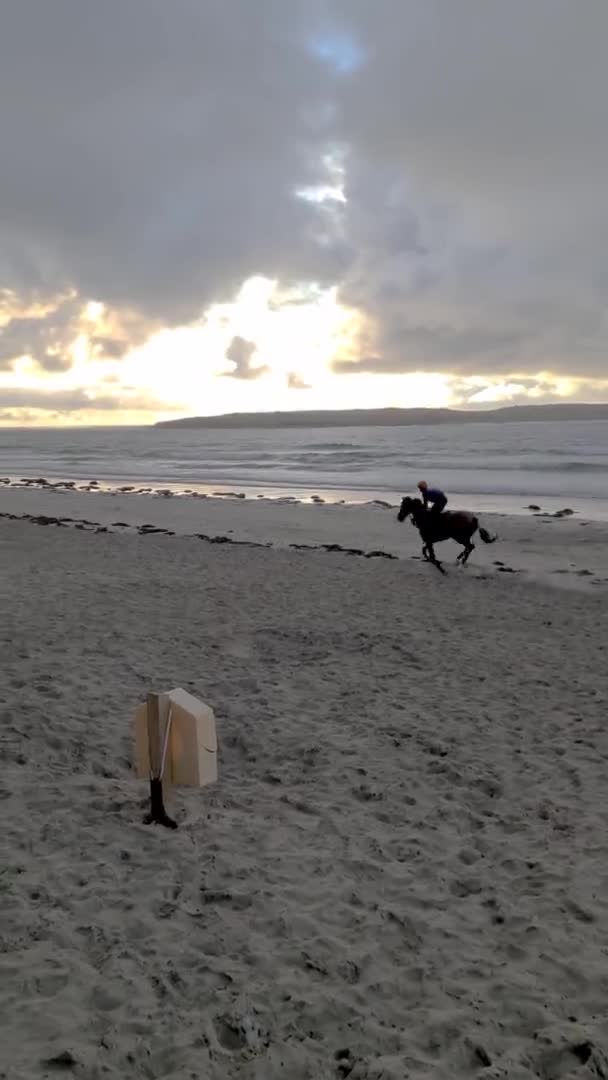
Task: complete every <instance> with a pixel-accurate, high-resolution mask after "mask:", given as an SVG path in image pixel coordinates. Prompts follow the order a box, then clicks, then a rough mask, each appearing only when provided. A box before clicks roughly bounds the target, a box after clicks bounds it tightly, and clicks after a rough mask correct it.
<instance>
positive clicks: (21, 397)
mask: <svg viewBox="0 0 608 1080" xmlns="http://www.w3.org/2000/svg"><path fill="white" fill-rule="evenodd" d="M9 409H28V410H32V409H43V410H45V411H49V412H53V413H73V412H81V411H86V412H121V411H124V412H158V411H166V409H167V406H166V405H163V404H162V403H161V402H159V400H158V399H157V398H154V397H152V396H151V395H146V394H140V393H138V392H137V391H136V390H133V389H130V388H127V387H123V388H122V391H121V392H119V393H117V394H97V393H94V392H91V391H88V390H84V389H81V388H76V389H73V390H44V389H41V390H38V389H33V388H32V387H21V386H16V387H15V386H11V387H8V386H1V387H0V410H9Z"/></svg>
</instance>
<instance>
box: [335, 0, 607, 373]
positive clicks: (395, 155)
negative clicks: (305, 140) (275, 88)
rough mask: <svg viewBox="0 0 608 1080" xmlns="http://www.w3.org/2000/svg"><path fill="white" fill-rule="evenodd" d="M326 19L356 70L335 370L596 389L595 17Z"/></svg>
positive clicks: (344, 88)
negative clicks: (545, 378)
mask: <svg viewBox="0 0 608 1080" xmlns="http://www.w3.org/2000/svg"><path fill="white" fill-rule="evenodd" d="M339 6H340V9H341V12H342V18H343V20H344V21H345V23H347V24H348V25H349V26H350V27H351V30H352V32H353V34H355V35H357V37H358V38H359V39H360V40H362V41H364V42H365V44H366V62H365V64H363V65H362V66H361V68H360V69H359V70H358V71H357V73H356V76H355V77H353V78H352V79H350V80H343V81H342V82H341V83H340V87H339V89H340V105H339V115H340V124H341V141H342V145H343V146H344V147H346V151H345V185H344V190H345V194H346V198H347V204H346V208H345V211H344V216H343V228H344V231H345V234H346V236H347V237H348V240H349V243H350V244H351V246H352V248H353V249H354V250H355V251H356V252H357V254H356V257H355V258H354V259H353V261H352V263H351V265H350V266H349V269H348V271H347V272H346V274H345V275H344V278H343V280H342V283H341V288H340V293H339V296H340V299H341V300H342V301H343V302H344V303H346V304H347V305H350V306H351V307H352V308H353V310H354V312H355V313H356V314H357V317H358V321H359V332H358V337H357V339H356V340H355V343H354V346H353V349H352V352H351V355H350V358H351V360H353V361H355V366H354V367H347V366H346V365H344V364H338V366H337V370H341V371H346V370H349V371H351V372H352V371H354V370H372V371H375V370H385V371H393V372H399V371H414V370H427V371H432V370H434V371H445V372H451V371H458V372H483V371H485V372H488V373H492V372H498V373H503V374H508V373H509V372H512V371H517V370H521V369H522V368H524V369H528V370H532V371H534V370H539V369H551V370H555V371H558V372H572V371H582V372H585V373H587V374H588V375H589V376H596V377H597V376H601V375H602V374H605V373H606V372H607V369H608V362H607V348H606V347H607V344H608V319H607V317H606V304H605V295H606V286H607V284H608V209H607V204H606V200H605V196H604V194H603V193H604V191H605V190H606V186H607V184H608V141H607V140H606V139H605V138H603V136H602V134H601V133H602V127H603V121H602V112H603V102H604V100H605V99H606V96H607V94H608V68H607V66H606V64H605V62H604V53H603V46H602V42H603V41H604V40H605V36H606V33H607V32H608V6H607V5H606V4H604V3H603V2H602V0H590V2H589V3H587V4H585V8H584V12H582V11H579V10H578V9H577V10H575V9H574V7H573V6H572V5H571V4H569V3H567V2H565V0H556V2H554V0H536V2H535V3H534V4H533V5H526V4H524V3H523V2H521V0H516V2H515V3H514V4H507V5H505V4H502V3H500V2H499V0H490V2H488V3H485V4H483V5H481V6H480V5H479V4H478V3H477V2H476V0H461V2H460V3H458V4H457V5H436V4H427V3H424V2H422V0H410V2H407V0H405V2H401V0H399V2H397V0H384V2H383V3H380V4H378V5H373V7H372V6H371V5H369V4H367V3H366V2H365V0H352V2H351V0H348V3H347V2H346V0H343V2H342V3H341V4H340V5H339ZM370 358H371V360H372V362H371V363H370ZM342 359H345V357H342Z"/></svg>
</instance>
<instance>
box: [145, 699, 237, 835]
mask: <svg viewBox="0 0 608 1080" xmlns="http://www.w3.org/2000/svg"><path fill="white" fill-rule="evenodd" d="M135 761H136V769H137V775H138V777H139V778H140V779H142V780H143V779H149V780H150V813H149V814H147V815H146V818H145V821H146V824H152V823H154V824H158V825H164V826H165V827H166V828H168V829H176V828H177V823H176V822H175V821H173V819H172V818H170V817H169V815H168V814H167V812H166V810H165V806H164V801H163V783H164V784H165V785H168V784H170V783H173V784H178V785H188V786H195V787H203V786H205V785H207V784H212V783H214V782H215V781H216V780H217V736H216V732H215V717H214V715H213V710H212V709H210V708H209V706H208V705H205V704H204V703H203V702H202V701H198V700H197V698H195V697H193V696H192V695H191V694H188V693H186V691H185V690H181V689H179V688H178V689H175V690H170V691H168V692H167V693H164V694H148V697H147V701H146V703H145V704H142V705H140V706H139V708H138V709H137V712H136V714H135Z"/></svg>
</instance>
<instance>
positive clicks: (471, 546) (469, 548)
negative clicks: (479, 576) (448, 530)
mask: <svg viewBox="0 0 608 1080" xmlns="http://www.w3.org/2000/svg"><path fill="white" fill-rule="evenodd" d="M472 551H475V544H474V543H473V541H472V540H469V542H468V544H467V546H466V548H465V549H464V551H463V552H462V555H461V558H462V565H463V566H466V565H467V562H468V559H469V555H470V554H471V552H472Z"/></svg>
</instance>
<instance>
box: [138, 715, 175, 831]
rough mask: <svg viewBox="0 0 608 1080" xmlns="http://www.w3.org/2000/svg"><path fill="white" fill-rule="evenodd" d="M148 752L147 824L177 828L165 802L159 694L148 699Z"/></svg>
mask: <svg viewBox="0 0 608 1080" xmlns="http://www.w3.org/2000/svg"><path fill="white" fill-rule="evenodd" d="M147 724H148V753H149V756H150V813H149V814H147V815H146V818H145V823H146V825H151V824H157V825H164V826H165V828H167V829H177V822H176V821H173V820H172V818H170V817H169V815H168V814H167V812H166V810H165V806H164V803H163V778H162V775H161V768H162V760H163V735H162V733H161V723H160V710H159V701H158V694H148V699H147Z"/></svg>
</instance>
